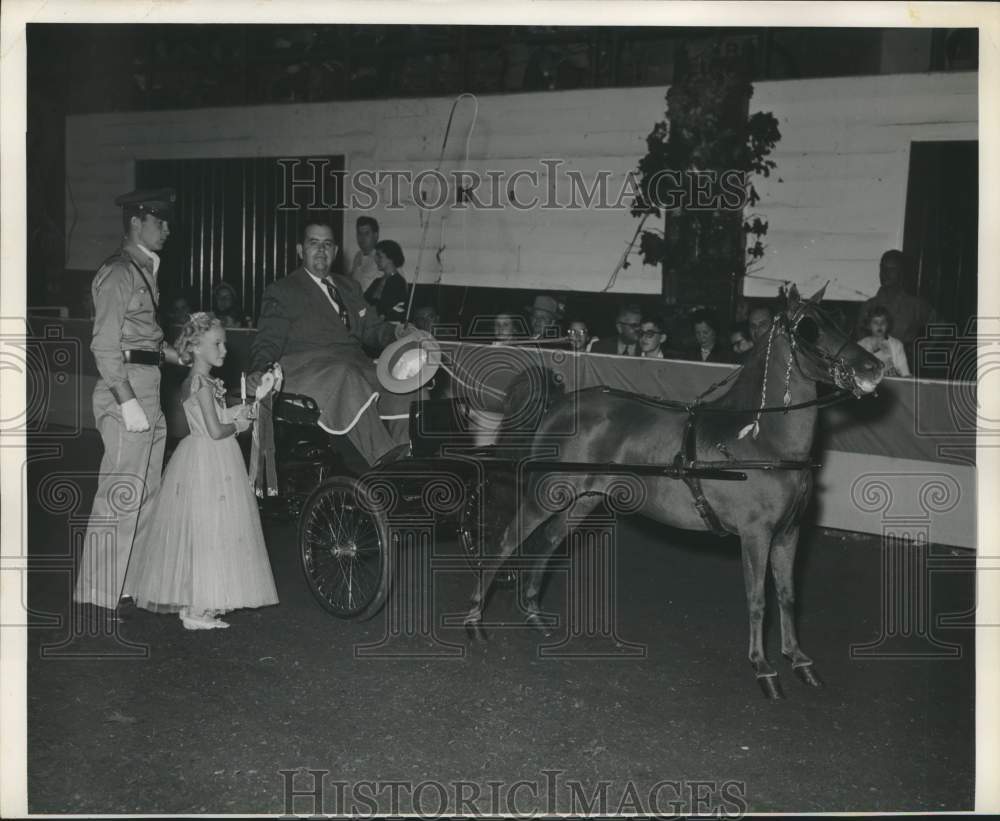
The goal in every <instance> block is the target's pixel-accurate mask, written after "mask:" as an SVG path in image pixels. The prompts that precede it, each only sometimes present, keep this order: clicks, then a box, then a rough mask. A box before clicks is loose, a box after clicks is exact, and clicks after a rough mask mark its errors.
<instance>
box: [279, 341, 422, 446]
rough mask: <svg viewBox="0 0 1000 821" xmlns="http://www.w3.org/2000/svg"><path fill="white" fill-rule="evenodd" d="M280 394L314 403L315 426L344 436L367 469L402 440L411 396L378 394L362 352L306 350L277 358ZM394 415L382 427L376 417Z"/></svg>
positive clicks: (372, 367) (372, 371) (405, 436)
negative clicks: (300, 396)
mask: <svg viewBox="0 0 1000 821" xmlns="http://www.w3.org/2000/svg"><path fill="white" fill-rule="evenodd" d="M281 368H282V371H283V372H284V375H285V383H284V390H285V391H287V392H289V393H299V394H304V395H305V396H309V397H311V398H312V399H314V400H315V401H316V404H317V405H319V408H320V411H321V413H320V419H319V421H320V425H321V427H323V429H324V430H326V431H327V432H328V433H332V434H335V435H346V436H347V437H348V439H350V441H351V443H352V444H353V445H354V446H355V447H356V448H357V449H358V451H359V452H360V453H361V455H362V456H363V457H364V458H365V460H366V461H367V462H368V463H369V464H374V463H375V462H376V461H377V460H378V458H379V457H380V456H382V455H383V454H384V453H386V452H387V451H389V450H391V449H392V448H394V447H395V446H396V445H400V444H403V443H405V442H406V441H407V439H408V435H409V426H408V423H407V417H408V412H409V408H410V403H411V402H412V401H414V399H416V393H413V394H393V393H389V392H388V391H384V390H380V385H379V382H378V377H377V376H376V372H375V365H374V363H373V362H372V361H371V359H369V358H368V357H367V356H366V355H365V354H364V353H363V352H361V351H358V352H353V351H352V352H349V353H347V354H346V355H338V356H336V357H334V356H329V355H323V354H317V352H316V351H309V352H305V353H301V354H290V355H287V356H284V357H282V359H281ZM379 414H381V415H383V416H397V417H400V418H399V419H394V420H391V421H387V423H383V421H382V420H381V419H380V418H379Z"/></svg>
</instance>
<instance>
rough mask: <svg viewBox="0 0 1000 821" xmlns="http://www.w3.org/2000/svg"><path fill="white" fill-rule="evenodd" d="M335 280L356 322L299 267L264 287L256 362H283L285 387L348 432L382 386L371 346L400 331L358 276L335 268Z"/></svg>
mask: <svg viewBox="0 0 1000 821" xmlns="http://www.w3.org/2000/svg"><path fill="white" fill-rule="evenodd" d="M333 281H334V284H335V285H336V287H337V293H338V297H339V300H340V302H341V304H342V305H343V306H344V307H345V308H346V309H347V313H348V315H349V317H350V320H351V328H350V330H348V329H347V326H346V325H345V324H344V322H343V320H341V318H340V315H339V314H338V313H337V311H336V310H334V307H333V305H331V304H330V300H329V299H328V298H327V295H326V293H325V291H324V289H323V288H322V286H319V285H317V284H316V283H315V282H314V281H313V279H312V277H310V276H309V274H308V273H306V271H305V270H304V269H303V268H298V269H296V270H295V271H292V273H290V274H289V275H288V276H286V277H285V278H284V279H280V280H278V281H277V282H274V283H273V284H271V285H270V286H269V287H268V288H267V290H266V291H265V292H264V300H263V303H262V305H261V312H260V321H259V323H258V326H257V333H256V335H255V336H254V340H253V342H252V343H251V345H250V367H251V370H255V371H256V370H262V369H264V368H266V367H268V366H269V365H270V364H271V363H273V362H280V363H281V367H282V370H283V371H284V374H285V383H284V387H285V390H286V391H289V392H290V393H301V394H305V395H306V396H311V397H312V398H313V399H315V400H316V403H317V404H318V405H319V407H320V410H321V411H322V414H321V416H320V422H321V423H323V424H324V425H325V426H326V428H327V430H331V431H337V432H346V431H348V430H350V429H351V428H352V427H353V426H354V425H355V424H356V423H357V420H358V418H359V415H360V414H361V412H362V411H363V410H365V409H366V408H367V407H369V406H370V405H371V404H372V402H374V401H375V399H376V398H377V394H378V390H379V384H378V378H377V376H376V372H375V365H374V363H373V362H372V360H371V357H370V356H369V355H368V354H367V353H366V352H365V350H364V346H367V347H369V348H371V349H374V350H378V351H380V350H382V348H384V347H385V346H386V345H388V344H389V343H390V342H392V341H393V340H394V339H395V337H396V334H395V328H394V326H392V325H391V324H389V323H388V322H384V321H383V320H381V319H380V318H379V317H378V315H377V314H376V312H375V309H374V308H373V307H372V306H371V305H369V304H368V303H367V302H365V300H364V298H363V297H362V296H361V290H360V288H359V287H358V284H357V283H356V282H354V280H352V279H350V278H349V277H342V276H334V277H333Z"/></svg>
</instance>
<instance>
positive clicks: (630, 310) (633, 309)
mask: <svg viewBox="0 0 1000 821" xmlns="http://www.w3.org/2000/svg"><path fill="white" fill-rule="evenodd" d="M625 314H637V315H638V316H640V317H641V316H642V308H640V307H639V306H638V305H637V304H636V303H634V302H629V303H628V304H626V305H622V307H621V308H620V309H619V310H618V315H617V316H616V317H615V318H616V319H620V318H621V317H623V316H625Z"/></svg>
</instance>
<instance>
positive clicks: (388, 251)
mask: <svg viewBox="0 0 1000 821" xmlns="http://www.w3.org/2000/svg"><path fill="white" fill-rule="evenodd" d="M404 262H406V257H404V256H403V249H402V248H400V247H399V243H398V242H394V241H393V240H391V239H383V240H380V241H379V242H378V243H376V245H375V266H376V267H377V268H378V270H379V277H378V279H376V280H374V281H373V282H372V284H371V285H369V286H368V290H367V291H365V301H366V302H367V303H368V304H369V305H372V306H374V308H375V311H376V313H378V315H379V316H380V317H382V319H384V320H386V321H388V322H402V321H404V320H405V318H406V303H407V301H408V296H409V295H408V293H407V289H406V280H405V279H404V278H403V275H402V274H401V273H399V270H398V269H399V268H402V267H403V263H404Z"/></svg>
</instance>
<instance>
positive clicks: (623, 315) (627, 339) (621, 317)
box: [590, 305, 642, 356]
mask: <svg viewBox="0 0 1000 821" xmlns="http://www.w3.org/2000/svg"><path fill="white" fill-rule="evenodd" d="M641 326H642V311H641V310H640V309H639V306H638V305H626V306H624V307H623V308H622V309H621V310H620V311H619V312H618V321H617V322H616V323H615V327H616V329H617V330H618V335H617V336H613V337H609V338H605V339H598V340H597V341H596V342H595V343H594V344H593V345H592V346H591V348H590V350H591V353H611V354H618V355H619V356H638V355H639V328H640V327H641Z"/></svg>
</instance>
